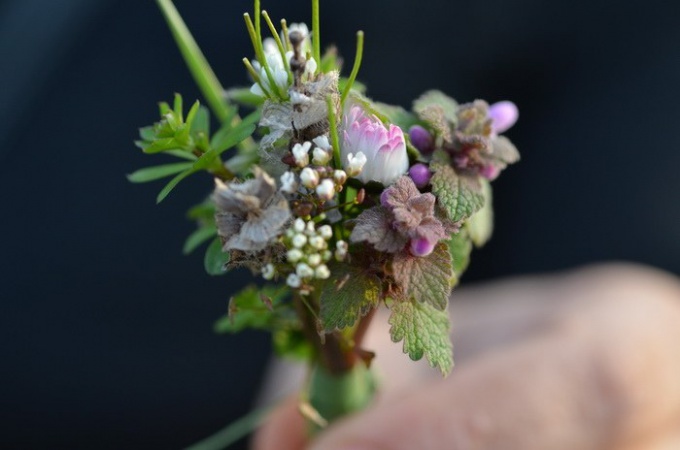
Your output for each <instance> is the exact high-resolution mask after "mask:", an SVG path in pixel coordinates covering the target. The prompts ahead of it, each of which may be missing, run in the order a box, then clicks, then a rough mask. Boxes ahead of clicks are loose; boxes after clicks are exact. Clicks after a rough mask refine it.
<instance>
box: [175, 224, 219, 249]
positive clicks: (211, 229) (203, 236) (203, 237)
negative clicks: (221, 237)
mask: <svg viewBox="0 0 680 450" xmlns="http://www.w3.org/2000/svg"><path fill="white" fill-rule="evenodd" d="M216 234H217V228H216V227H215V226H214V225H208V226H205V227H201V228H199V229H197V230H196V231H194V232H193V233H191V234H190V235H189V237H188V238H187V240H186V241H185V242H184V247H183V248H182V253H184V254H185V255H188V254H189V253H191V252H193V251H194V250H196V248H197V247H198V246H200V245H201V244H202V243H204V242H206V241H207V240H209V239H210V238H213V237H215V235H216Z"/></svg>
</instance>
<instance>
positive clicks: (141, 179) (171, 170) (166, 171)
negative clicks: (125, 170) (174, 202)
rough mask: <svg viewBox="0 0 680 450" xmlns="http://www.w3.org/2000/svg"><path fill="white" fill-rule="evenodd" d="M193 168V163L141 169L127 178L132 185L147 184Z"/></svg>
mask: <svg viewBox="0 0 680 450" xmlns="http://www.w3.org/2000/svg"><path fill="white" fill-rule="evenodd" d="M192 166H193V163H190V162H189V163H174V164H164V165H162V166H154V167H145V168H144V169H139V170H137V171H135V172H133V173H131V174H130V175H128V176H127V178H128V180H130V181H131V182H132V183H146V182H147V181H153V180H158V179H160V178H165V177H169V176H170V175H174V174H176V173H178V172H182V171H183V170H186V169H188V168H190V167H192Z"/></svg>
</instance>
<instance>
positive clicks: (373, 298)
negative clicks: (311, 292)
mask: <svg viewBox="0 0 680 450" xmlns="http://www.w3.org/2000/svg"><path fill="white" fill-rule="evenodd" d="M330 269H331V273H332V274H333V278H334V279H336V280H337V282H336V283H330V282H329V283H324V284H323V288H322V291H321V295H320V298H319V301H320V303H321V311H320V313H319V315H320V318H321V324H322V325H323V328H324V330H326V331H328V332H330V331H333V330H336V329H341V328H345V327H349V326H352V325H354V323H355V322H356V321H357V320H358V319H359V318H360V317H362V316H365V315H366V314H367V313H368V312H369V311H370V310H371V309H373V308H375V307H377V306H378V303H379V302H380V291H381V285H380V280H379V279H378V277H376V276H375V275H370V274H367V273H366V272H365V271H362V270H361V268H359V267H354V266H350V265H348V264H335V265H333V266H331V268H330Z"/></svg>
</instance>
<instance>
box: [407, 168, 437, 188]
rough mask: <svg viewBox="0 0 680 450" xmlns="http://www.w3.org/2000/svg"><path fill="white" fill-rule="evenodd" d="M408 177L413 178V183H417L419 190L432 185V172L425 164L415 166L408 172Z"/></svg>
mask: <svg viewBox="0 0 680 450" xmlns="http://www.w3.org/2000/svg"><path fill="white" fill-rule="evenodd" d="M408 176H410V177H411V179H412V180H413V183H415V185H416V187H417V188H418V189H422V188H424V187H425V186H427V185H428V184H430V178H432V172H430V169H429V168H428V167H427V166H426V165H425V164H421V163H418V164H414V165H413V166H412V167H411V168H410V169H409V170H408Z"/></svg>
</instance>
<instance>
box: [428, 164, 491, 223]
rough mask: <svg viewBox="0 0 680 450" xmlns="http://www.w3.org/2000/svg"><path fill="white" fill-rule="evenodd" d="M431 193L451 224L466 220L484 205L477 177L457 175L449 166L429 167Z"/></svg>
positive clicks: (436, 165) (435, 165)
mask: <svg viewBox="0 0 680 450" xmlns="http://www.w3.org/2000/svg"><path fill="white" fill-rule="evenodd" d="M431 168H432V171H434V172H435V173H434V175H433V176H432V181H431V184H432V193H433V194H434V195H436V196H437V199H438V200H439V203H440V204H441V206H442V207H443V208H444V210H445V211H446V214H447V216H448V218H449V219H450V220H451V221H452V222H458V221H460V220H464V219H467V218H468V217H470V216H472V215H473V214H474V213H476V212H477V211H479V209H480V208H481V207H482V206H483V205H484V193H483V192H482V185H481V184H480V182H479V179H478V177H475V176H472V175H459V174H457V173H456V171H455V170H453V168H452V167H451V166H449V165H445V164H439V163H437V164H433V165H432V166H431Z"/></svg>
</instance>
